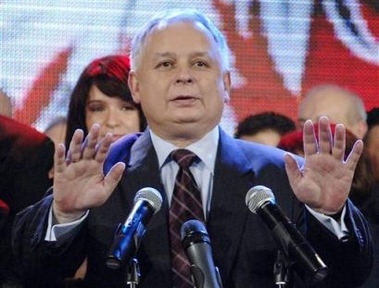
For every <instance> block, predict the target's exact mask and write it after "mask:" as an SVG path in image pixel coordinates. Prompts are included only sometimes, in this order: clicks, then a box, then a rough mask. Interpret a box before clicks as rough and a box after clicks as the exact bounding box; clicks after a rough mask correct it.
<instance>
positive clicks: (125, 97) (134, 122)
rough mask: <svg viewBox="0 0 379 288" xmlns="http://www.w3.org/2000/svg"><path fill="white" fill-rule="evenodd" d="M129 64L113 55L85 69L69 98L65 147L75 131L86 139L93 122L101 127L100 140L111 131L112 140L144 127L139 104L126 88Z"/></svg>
mask: <svg viewBox="0 0 379 288" xmlns="http://www.w3.org/2000/svg"><path fill="white" fill-rule="evenodd" d="M129 62H130V61H129V57H128V56H126V55H117V54H116V55H108V56H105V57H101V58H98V59H95V60H94V61H92V62H91V63H90V64H89V65H88V66H87V67H85V69H84V70H83V72H82V74H81V75H80V77H79V79H78V81H77V83H76V85H75V87H74V90H73V92H72V94H71V97H70V102H69V109H68V113H67V130H66V135H65V136H66V138H65V144H66V147H69V143H70V141H71V138H72V136H73V135H74V132H75V130H76V129H82V130H83V132H84V137H85V136H86V135H87V134H88V131H89V129H90V127H92V125H93V124H94V123H97V124H99V125H101V132H100V137H101V138H102V137H104V136H105V135H106V134H107V133H108V132H110V133H112V135H113V141H115V140H117V139H119V138H120V137H122V136H124V135H127V134H129V133H134V132H139V131H143V130H144V129H145V128H146V118H145V115H144V114H143V112H142V109H141V105H140V104H136V103H135V102H134V101H133V98H132V95H131V93H130V90H129V87H128V76H129V71H130V63H129Z"/></svg>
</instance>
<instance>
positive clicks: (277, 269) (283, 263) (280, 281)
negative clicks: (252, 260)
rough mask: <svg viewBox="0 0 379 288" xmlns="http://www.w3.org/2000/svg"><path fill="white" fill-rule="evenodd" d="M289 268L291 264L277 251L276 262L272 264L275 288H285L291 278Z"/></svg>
mask: <svg viewBox="0 0 379 288" xmlns="http://www.w3.org/2000/svg"><path fill="white" fill-rule="evenodd" d="M291 266H292V263H291V262H290V261H289V260H288V258H287V257H286V256H285V255H284V254H283V253H282V251H280V250H278V254H277V257H276V261H275V263H274V279H275V284H276V285H277V287H279V288H285V287H287V284H288V283H289V282H290V279H291V276H292V275H291V274H292V271H291V269H290V268H291Z"/></svg>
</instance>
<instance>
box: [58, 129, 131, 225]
mask: <svg viewBox="0 0 379 288" xmlns="http://www.w3.org/2000/svg"><path fill="white" fill-rule="evenodd" d="M99 132H100V125H98V124H94V125H93V126H92V128H91V129H90V131H89V133H88V135H87V137H86V139H85V140H84V141H83V131H82V130H80V129H77V130H76V131H75V133H74V135H73V137H72V140H71V143H70V147H69V150H68V152H67V158H66V157H65V155H66V153H65V150H66V149H65V146H64V145H63V144H59V145H58V146H57V147H56V151H55V156H54V186H53V189H54V190H53V195H54V201H53V212H54V216H55V220H56V221H57V222H58V223H60V224H62V223H69V222H72V221H75V220H77V219H79V218H80V217H81V216H82V215H84V213H85V212H86V211H87V210H88V209H90V208H93V207H98V206H101V205H102V204H103V203H104V202H105V201H106V200H107V199H108V197H109V196H110V195H111V193H112V192H113V190H114V189H115V187H116V185H117V183H118V182H119V181H120V179H121V177H122V174H123V172H124V169H125V163H122V162H118V163H116V164H115V165H114V166H113V167H112V169H111V170H110V171H109V172H108V174H107V175H106V176H104V173H103V164H104V161H105V159H106V157H107V155H108V151H109V147H110V145H111V143H112V135H111V134H110V133H108V134H107V135H106V136H105V137H104V138H103V139H99Z"/></svg>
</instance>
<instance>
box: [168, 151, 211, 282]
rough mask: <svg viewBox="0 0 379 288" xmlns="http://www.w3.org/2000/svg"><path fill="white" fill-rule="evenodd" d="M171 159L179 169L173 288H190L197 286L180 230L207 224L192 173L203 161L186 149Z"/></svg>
mask: <svg viewBox="0 0 379 288" xmlns="http://www.w3.org/2000/svg"><path fill="white" fill-rule="evenodd" d="M171 157H172V159H173V160H174V161H175V162H176V163H178V165H179V171H178V174H177V175H176V179H175V186H174V191H173V195H172V199H171V206H170V214H169V225H170V238H171V267H172V268H171V269H172V276H173V287H175V288H189V287H194V285H193V283H192V280H191V273H190V268H189V267H190V266H189V262H188V259H187V257H186V255H185V253H184V250H183V247H182V243H181V237H180V230H181V226H182V224H183V223H184V222H186V221H188V220H190V219H197V220H200V221H202V222H204V212H203V208H202V202H201V195H200V191H199V188H198V187H197V184H196V181H195V179H194V177H193V175H192V173H191V171H190V170H189V167H190V166H191V165H192V163H193V162H194V161H195V160H196V159H199V158H198V157H197V156H196V154H194V153H192V152H191V151H189V150H186V149H177V150H175V151H173V152H172V153H171Z"/></svg>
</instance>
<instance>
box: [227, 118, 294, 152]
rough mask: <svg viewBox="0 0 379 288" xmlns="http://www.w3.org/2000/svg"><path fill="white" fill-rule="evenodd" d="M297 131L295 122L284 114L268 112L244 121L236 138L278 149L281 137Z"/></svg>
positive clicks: (238, 127) (237, 130)
mask: <svg viewBox="0 0 379 288" xmlns="http://www.w3.org/2000/svg"><path fill="white" fill-rule="evenodd" d="M295 129H296V124H295V122H294V121H293V120H292V119H291V118H289V117H287V116H285V115H282V114H279V113H276V112H272V111H267V112H262V113H259V114H254V115H250V116H248V117H246V118H245V119H243V120H242V121H241V122H240V123H239V124H238V126H237V128H236V131H235V134H234V136H235V138H238V139H242V140H246V141H253V142H257V143H262V144H266V145H270V146H274V147H276V146H277V145H278V143H279V141H280V138H281V136H283V135H284V134H286V133H288V132H291V131H293V130H295Z"/></svg>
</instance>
